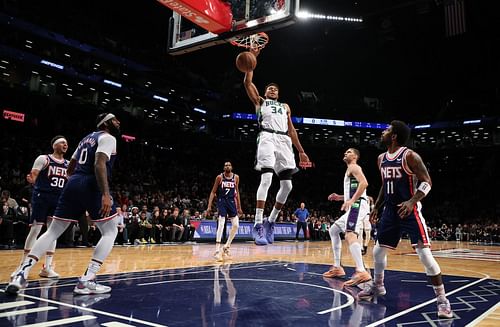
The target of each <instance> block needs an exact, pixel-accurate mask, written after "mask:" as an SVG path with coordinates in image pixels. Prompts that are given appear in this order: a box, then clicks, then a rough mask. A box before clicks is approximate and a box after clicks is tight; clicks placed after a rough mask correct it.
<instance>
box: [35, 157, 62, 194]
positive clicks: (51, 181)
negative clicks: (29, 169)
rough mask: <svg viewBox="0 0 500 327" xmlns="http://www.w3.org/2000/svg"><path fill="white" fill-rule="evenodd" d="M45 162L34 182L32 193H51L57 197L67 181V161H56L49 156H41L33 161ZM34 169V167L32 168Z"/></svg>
mask: <svg viewBox="0 0 500 327" xmlns="http://www.w3.org/2000/svg"><path fill="white" fill-rule="evenodd" d="M41 160H45V164H44V165H43V167H42V168H41V169H40V172H39V174H38V177H37V179H36V182H35V187H34V191H35V192H36V193H51V194H56V195H59V194H60V193H61V190H62V189H63V187H64V185H65V184H66V181H67V180H68V175H67V172H66V170H67V168H68V160H66V159H62V160H57V159H56V158H54V157H52V156H51V155H50V154H49V155H42V156H40V157H38V158H37V159H36V161H35V165H36V163H37V162H40V161H41ZM33 168H34V169H35V168H36V167H35V166H33Z"/></svg>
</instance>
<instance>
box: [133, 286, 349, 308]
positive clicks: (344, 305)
mask: <svg viewBox="0 0 500 327" xmlns="http://www.w3.org/2000/svg"><path fill="white" fill-rule="evenodd" d="M231 280H232V281H233V282H234V281H247V282H270V283H282V284H292V285H301V286H308V287H314V288H321V289H323V290H328V291H334V292H338V293H341V294H343V295H345V297H347V302H346V303H345V304H343V305H341V306H338V307H335V308H329V309H326V310H323V311H319V312H316V313H317V314H320V315H322V314H325V313H329V312H332V311H336V310H341V309H343V308H345V307H348V306H350V305H351V304H353V303H354V298H353V297H352V296H351V295H350V294H347V293H345V292H342V291H339V290H336V289H333V288H330V287H326V286H322V285H315V284H308V283H300V282H293V281H288V280H274V279H255V278H231ZM197 281H214V279H213V278H196V279H195V278H193V279H182V280H165V281H159V282H151V283H142V284H137V286H150V285H159V284H170V283H183V282H197Z"/></svg>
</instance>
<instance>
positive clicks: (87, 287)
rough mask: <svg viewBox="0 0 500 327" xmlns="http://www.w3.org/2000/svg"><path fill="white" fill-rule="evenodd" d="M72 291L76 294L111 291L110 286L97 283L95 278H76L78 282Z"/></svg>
mask: <svg viewBox="0 0 500 327" xmlns="http://www.w3.org/2000/svg"><path fill="white" fill-rule="evenodd" d="M73 292H74V293H76V294H83V295H89V294H103V293H109V292H111V287H109V286H105V285H101V284H97V282H96V280H95V279H91V280H86V281H82V280H78V284H76V286H75V288H74V289H73Z"/></svg>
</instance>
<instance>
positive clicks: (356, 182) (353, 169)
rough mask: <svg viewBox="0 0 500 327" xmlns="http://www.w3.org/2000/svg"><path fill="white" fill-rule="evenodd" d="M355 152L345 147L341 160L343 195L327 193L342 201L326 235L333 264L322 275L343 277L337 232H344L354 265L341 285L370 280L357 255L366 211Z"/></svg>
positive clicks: (365, 183)
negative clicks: (331, 250) (343, 175)
mask: <svg viewBox="0 0 500 327" xmlns="http://www.w3.org/2000/svg"><path fill="white" fill-rule="evenodd" d="M358 159H359V151H358V150H357V149H354V148H349V149H347V150H346V152H345V153H344V159H343V160H344V162H345V163H346V164H347V170H346V172H345V177H344V194H343V195H340V194H337V193H332V194H330V195H329V196H328V200H330V201H344V204H342V208H341V209H342V210H344V211H345V213H344V214H343V215H342V217H340V218H339V219H337V221H335V223H333V225H332V226H331V227H330V238H331V240H332V248H333V262H334V263H333V266H332V268H331V269H330V270H328V271H327V272H325V273H324V274H323V276H324V277H328V278H334V277H341V278H343V277H345V271H344V268H342V266H341V265H340V255H341V253H342V240H341V239H340V233H345V239H346V241H347V244H349V251H350V252H351V256H352V258H353V259H354V262H355V264H356V272H355V273H354V275H353V276H352V277H351V279H350V280H348V281H347V282H345V283H344V285H345V286H356V285H358V284H360V283H365V282H367V281H370V280H371V279H372V278H371V275H370V274H369V273H368V272H367V271H366V269H365V265H364V263H363V257H362V255H361V244H360V242H359V239H358V235H359V231H360V230H361V229H362V228H363V219H364V218H365V217H366V216H367V215H368V214H369V213H370V206H369V204H368V197H367V195H366V188H367V187H368V181H367V180H366V177H365V174H363V170H362V169H361V167H360V166H359V165H358V163H357V162H358Z"/></svg>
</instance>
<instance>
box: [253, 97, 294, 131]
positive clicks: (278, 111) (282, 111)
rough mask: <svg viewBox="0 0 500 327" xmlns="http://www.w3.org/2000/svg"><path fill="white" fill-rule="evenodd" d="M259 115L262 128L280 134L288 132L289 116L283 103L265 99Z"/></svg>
mask: <svg viewBox="0 0 500 327" xmlns="http://www.w3.org/2000/svg"><path fill="white" fill-rule="evenodd" d="M258 114H259V124H260V126H261V127H262V128H265V129H269V130H273V131H278V132H287V131H288V114H287V110H286V106H285V105H284V104H283V103H281V102H278V101H275V100H272V99H265V100H264V102H263V103H262V105H261V106H260V110H259V112H258Z"/></svg>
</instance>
